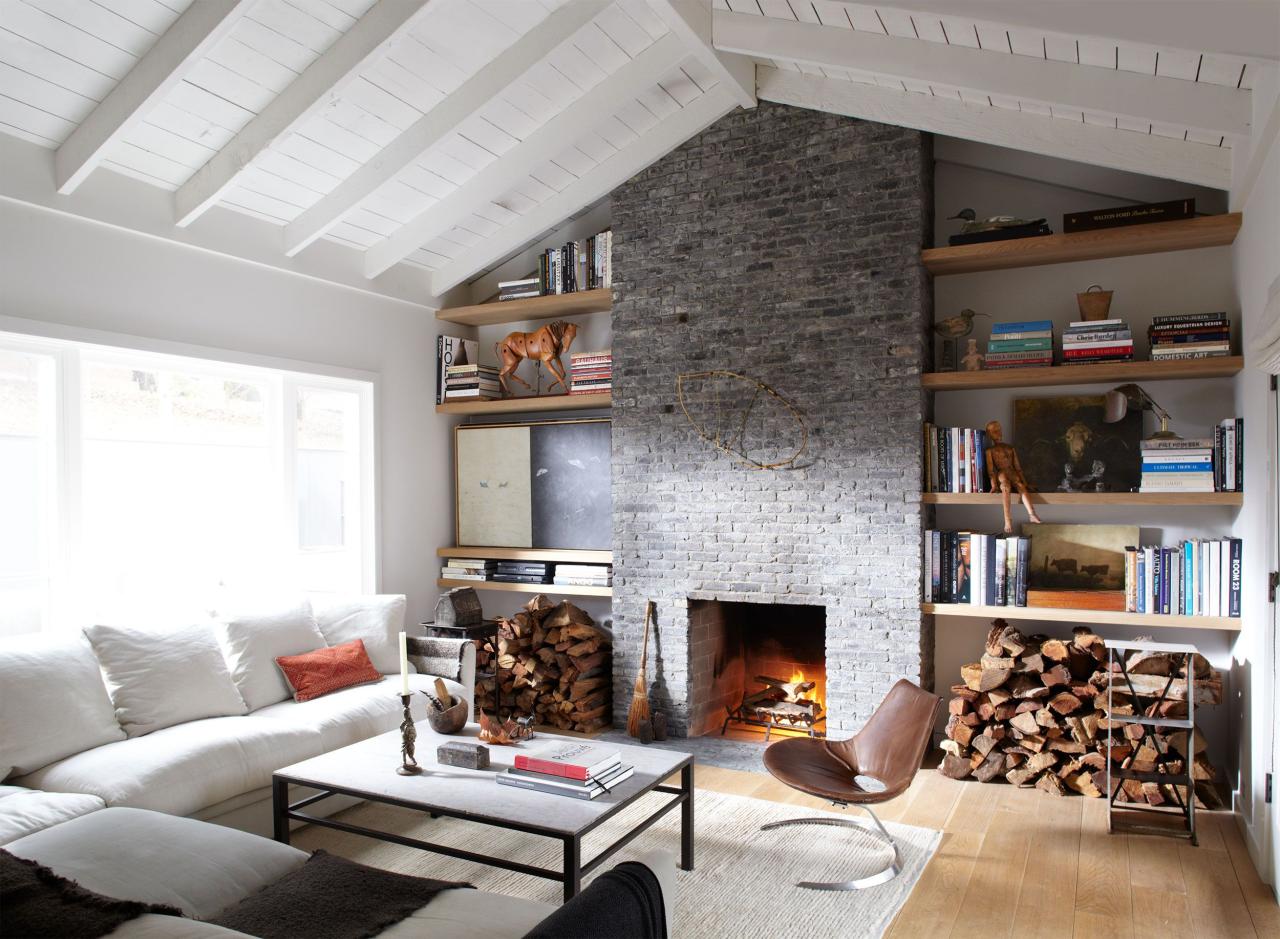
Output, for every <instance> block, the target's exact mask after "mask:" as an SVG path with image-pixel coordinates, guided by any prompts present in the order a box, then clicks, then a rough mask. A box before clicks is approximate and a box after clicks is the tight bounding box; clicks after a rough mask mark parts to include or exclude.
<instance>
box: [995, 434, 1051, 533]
mask: <svg viewBox="0 0 1280 939" xmlns="http://www.w3.org/2000/svg"><path fill="white" fill-rule="evenodd" d="M987 436H988V437H990V438H991V442H990V443H989V444H988V445H987V479H988V480H989V481H990V486H991V491H992V492H999V493H1000V496H1001V499H1000V501H1001V504H1002V505H1003V506H1004V533H1005V534H1006V535H1007V534H1010V533H1011V532H1012V531H1013V518H1012V516H1011V515H1010V514H1009V501H1010V493H1011V492H1012V491H1013V490H1014V489H1017V490H1018V493H1019V494H1020V495H1021V496H1022V504H1023V505H1024V506H1025V507H1026V509H1027V515H1028V516H1029V517H1030V519H1031V521H1033V522H1035V523H1037V524H1039V522H1040V516H1038V515H1036V510H1035V509H1033V508H1032V507H1031V497H1030V496H1029V495H1027V478H1026V477H1025V476H1024V475H1022V463H1020V462H1019V460H1018V451H1017V450H1015V449H1013V447H1011V446H1010V445H1009V444H1007V443H1005V442H1004V441H1003V440H1002V439H1001V438H1002V437H1003V436H1004V431H1003V430H1002V429H1001V427H1000V422H999V421H990V422H989V423H988V424H987Z"/></svg>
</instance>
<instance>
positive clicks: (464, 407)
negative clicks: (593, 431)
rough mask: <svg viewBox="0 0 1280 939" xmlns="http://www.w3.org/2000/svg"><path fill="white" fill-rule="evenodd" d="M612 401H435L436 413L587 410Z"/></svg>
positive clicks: (603, 396)
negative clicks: (442, 402)
mask: <svg viewBox="0 0 1280 939" xmlns="http://www.w3.org/2000/svg"><path fill="white" fill-rule="evenodd" d="M612 404H613V394H612V393H611V392H608V391H603V392H601V393H600V394H591V395H539V396H536V397H535V396H530V397H527V398H501V399H499V400H496V401H446V402H445V403H444V404H437V405H436V413H437V414H530V413H533V412H535V411H589V410H593V409H596V408H607V407H611V406H612Z"/></svg>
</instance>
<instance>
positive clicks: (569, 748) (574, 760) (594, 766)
mask: <svg viewBox="0 0 1280 939" xmlns="http://www.w3.org/2000/svg"><path fill="white" fill-rule="evenodd" d="M621 762H622V752H621V751H620V750H617V749H615V748H613V747H604V746H600V745H599V744H595V743H587V742H585V741H584V742H582V743H579V742H577V741H574V742H572V743H569V742H565V741H563V740H556V741H553V742H551V743H549V744H544V745H543V746H541V747H535V748H531V749H530V750H529V751H528V752H525V753H518V754H516V758H515V767H516V769H523V770H528V771H530V772H534V773H545V774H546V775H548V776H563V777H565V778H566V779H587V778H589V777H595V776H599V775H600V774H601V773H603V772H605V771H606V770H607V769H609V767H611V766H615V765H617V764H618V763H621Z"/></svg>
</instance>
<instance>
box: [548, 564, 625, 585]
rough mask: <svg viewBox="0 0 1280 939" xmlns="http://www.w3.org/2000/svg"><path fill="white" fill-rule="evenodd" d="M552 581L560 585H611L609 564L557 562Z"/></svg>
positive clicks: (611, 574) (611, 569)
mask: <svg viewBox="0 0 1280 939" xmlns="http://www.w3.org/2000/svg"><path fill="white" fill-rule="evenodd" d="M552 583H555V584H559V585H561V586H562V587H612V586H613V566H612V565H610V564H557V565H556V572H555V578H554V579H553V580H552Z"/></svg>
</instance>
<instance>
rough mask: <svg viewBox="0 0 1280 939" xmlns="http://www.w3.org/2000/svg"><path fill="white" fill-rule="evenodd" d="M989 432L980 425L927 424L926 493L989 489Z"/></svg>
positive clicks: (925, 443)
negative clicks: (946, 425)
mask: <svg viewBox="0 0 1280 939" xmlns="http://www.w3.org/2000/svg"><path fill="white" fill-rule="evenodd" d="M986 446H987V435H986V432H985V431H983V430H982V429H981V428H980V427H938V426H936V425H934V424H929V423H926V424H925V425H924V448H925V460H926V464H927V465H926V470H927V474H928V475H927V478H926V479H925V492H986V491H987V466H986Z"/></svg>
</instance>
